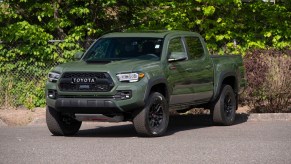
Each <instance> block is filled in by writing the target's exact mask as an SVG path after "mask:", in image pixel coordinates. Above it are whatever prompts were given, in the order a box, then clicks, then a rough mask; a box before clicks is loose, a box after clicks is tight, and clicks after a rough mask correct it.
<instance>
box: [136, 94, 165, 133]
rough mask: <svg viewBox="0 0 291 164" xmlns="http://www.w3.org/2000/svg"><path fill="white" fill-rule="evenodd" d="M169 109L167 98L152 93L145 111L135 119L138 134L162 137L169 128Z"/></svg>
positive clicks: (140, 112)
mask: <svg viewBox="0 0 291 164" xmlns="http://www.w3.org/2000/svg"><path fill="white" fill-rule="evenodd" d="M168 123H169V109H168V104H167V100H166V99H165V97H164V96H163V95H162V94H160V93H158V92H155V93H151V94H150V96H149V99H148V102H147V104H146V106H145V108H144V109H142V110H141V111H139V113H137V114H136V115H135V117H134V119H133V125H134V128H135V130H136V132H137V133H138V134H139V135H141V136H148V137H157V136H162V135H163V134H164V133H165V132H166V130H167V127H168Z"/></svg>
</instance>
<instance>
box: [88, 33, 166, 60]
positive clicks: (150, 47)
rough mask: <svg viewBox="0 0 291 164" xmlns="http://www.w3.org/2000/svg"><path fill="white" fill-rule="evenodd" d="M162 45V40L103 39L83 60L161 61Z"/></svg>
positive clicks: (139, 38) (133, 38)
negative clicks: (137, 59) (134, 59)
mask: <svg viewBox="0 0 291 164" xmlns="http://www.w3.org/2000/svg"><path fill="white" fill-rule="evenodd" d="M162 45H163V39H162V38H148V37H114V38H101V39H99V40H97V41H96V42H95V43H94V45H93V46H92V47H91V48H90V49H89V50H88V51H87V53H86V54H85V56H84V58H83V60H84V61H86V62H94V61H112V60H125V59H132V58H139V59H144V60H152V59H156V60H159V59H160V56H161V51H162Z"/></svg>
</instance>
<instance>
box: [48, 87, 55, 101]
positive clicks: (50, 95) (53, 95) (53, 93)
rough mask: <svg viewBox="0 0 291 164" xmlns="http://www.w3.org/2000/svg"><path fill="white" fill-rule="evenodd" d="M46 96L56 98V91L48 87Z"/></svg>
mask: <svg viewBox="0 0 291 164" xmlns="http://www.w3.org/2000/svg"><path fill="white" fill-rule="evenodd" d="M47 96H48V97H49V98H51V99H56V98H57V91H56V90H52V89H49V90H48V92H47Z"/></svg>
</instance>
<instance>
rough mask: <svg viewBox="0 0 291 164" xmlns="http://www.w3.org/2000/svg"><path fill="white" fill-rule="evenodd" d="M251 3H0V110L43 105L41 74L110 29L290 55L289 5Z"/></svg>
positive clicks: (227, 49)
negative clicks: (168, 33)
mask: <svg viewBox="0 0 291 164" xmlns="http://www.w3.org/2000/svg"><path fill="white" fill-rule="evenodd" d="M249 1H250V2H248V3H245V2H242V1H241V0H184V1H180V0H179V1H178V0H174V1H165V0H151V1H150V0H145V1H137V0H37V1H36V0H3V1H0V8H1V10H0V42H1V44H0V84H1V85H0V106H5V107H7V106H13V107H15V106H19V105H24V106H26V107H27V108H30V109H31V108H33V107H36V106H44V105H45V101H44V91H43V88H44V85H45V81H46V75H47V72H48V71H49V70H50V69H51V68H52V67H53V66H54V65H56V64H59V63H63V62H67V61H69V60H71V59H72V57H73V55H74V54H75V53H76V52H77V51H80V50H85V49H86V48H88V46H89V45H90V44H91V43H92V41H94V40H95V39H96V38H98V37H99V36H101V35H102V34H105V33H108V32H111V31H127V30H156V29H159V30H160V29H167V30H187V31H195V32H198V33H200V34H201V35H202V36H203V37H204V38H205V40H206V42H207V44H208V48H209V49H210V52H211V53H213V54H225V53H229V54H242V55H243V56H244V55H245V54H246V53H247V52H248V51H249V50H251V49H258V48H259V49H270V48H272V49H276V50H284V49H290V45H291V44H290V43H291V28H290V27H291V1H290V0H280V1H278V0H277V1H276V3H270V2H269V3H266V2H262V0H249Z"/></svg>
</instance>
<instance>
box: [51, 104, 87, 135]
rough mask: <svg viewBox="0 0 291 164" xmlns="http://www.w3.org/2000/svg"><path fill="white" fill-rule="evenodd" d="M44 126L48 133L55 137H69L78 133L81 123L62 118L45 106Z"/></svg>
mask: <svg viewBox="0 0 291 164" xmlns="http://www.w3.org/2000/svg"><path fill="white" fill-rule="evenodd" d="M46 124H47V127H48V129H49V131H50V132H51V133H52V134H53V135H55V136H71V135H74V134H76V133H77V132H78V131H79V129H80V127H81V124H82V122H81V121H77V120H75V119H73V118H71V117H68V116H63V115H62V114H61V113H60V112H58V111H56V110H55V109H53V108H51V107H48V106H47V107H46Z"/></svg>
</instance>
